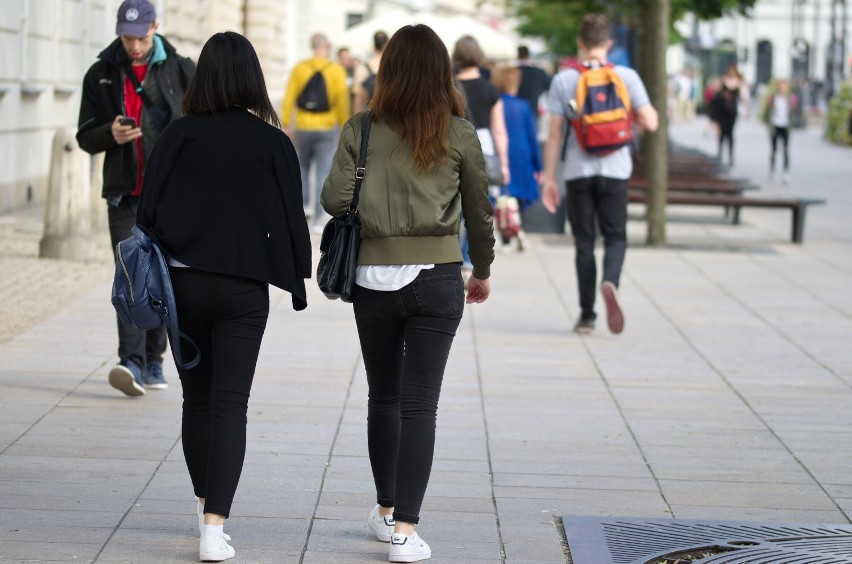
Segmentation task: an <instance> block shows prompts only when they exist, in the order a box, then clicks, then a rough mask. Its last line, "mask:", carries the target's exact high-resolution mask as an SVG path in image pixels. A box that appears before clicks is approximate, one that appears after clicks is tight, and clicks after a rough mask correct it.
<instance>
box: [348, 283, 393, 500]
mask: <svg viewBox="0 0 852 564" xmlns="http://www.w3.org/2000/svg"><path fill="white" fill-rule="evenodd" d="M352 305H353V310H354V312H355V323H356V325H357V327H358V338H359V340H360V342H361V354H362V356H363V357H364V367H365V368H366V372H367V384H368V387H369V391H368V396H367V450H368V452H369V455H370V466H371V468H372V470H373V481H374V482H375V485H376V502H377V503H378V504H379V505H381V506H382V507H385V508H390V507H393V506H394V503H395V497H396V491H395V484H394V476H395V474H396V460H397V450H398V448H399V426H400V422H399V393H400V386H401V378H402V355H403V347H404V336H403V327H404V322H405V320H404V318H403V317H402V315H401V309H400V304H399V293H398V292H380V291H377V290H369V289H367V288H363V287H361V286H356V287H355V293H354V295H353V299H352Z"/></svg>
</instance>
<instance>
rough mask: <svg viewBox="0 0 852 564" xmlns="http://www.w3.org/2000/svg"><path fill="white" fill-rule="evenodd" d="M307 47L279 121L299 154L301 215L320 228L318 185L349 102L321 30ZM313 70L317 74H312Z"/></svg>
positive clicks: (340, 70)
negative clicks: (307, 54) (310, 52)
mask: <svg viewBox="0 0 852 564" xmlns="http://www.w3.org/2000/svg"><path fill="white" fill-rule="evenodd" d="M311 49H312V50H313V57H311V58H309V59H305V60H304V61H301V62H299V63H298V64H297V65H296V66H295V67H294V68H293V72H292V73H291V74H290V80H289V81H288V83H287V91H286V93H285V95H284V101H283V102H282V105H281V121H282V122H283V124H284V132H285V133H287V135H288V136H289V137H290V138H291V139H293V141H294V143H295V144H296V152H297V153H298V154H299V165H300V166H301V170H302V200H304V205H305V210H304V213H305V216H306V217H307V218H308V219H310V220H312V221H313V227H312V230H313V231H315V232H317V233H322V229H323V227H324V226H325V219H326V218H324V217H323V216H322V213H321V212H322V210H321V209H320V203H319V189H320V187H321V186H322V181H323V180H324V179H325V177H326V176H327V175H328V171H329V169H330V168H331V157H332V155H334V148H335V147H336V145H337V135H338V131H339V127H340V126H342V125H343V124H344V123H346V120H347V119H349V117H350V106H349V90H348V89H347V88H346V71H345V70H344V69H343V67H342V66H340V65H339V64H337V63H335V62H333V61H331V60H329V58H328V56H329V52H330V49H331V46H330V45H329V43H328V38H326V36H325V35H323V34H321V33H315V34H313V35H312V36H311ZM316 73H319V74H318V75H317V76H316V78H314V76H315V75H316ZM319 84H321V85H322V87H320V86H318V85H319ZM294 113H295V119H294ZM311 167H314V174H315V177H314V178H311Z"/></svg>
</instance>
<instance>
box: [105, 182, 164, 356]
mask: <svg viewBox="0 0 852 564" xmlns="http://www.w3.org/2000/svg"><path fill="white" fill-rule="evenodd" d="M138 200H139V198H133V197H130V196H125V197H123V198H121V201H120V202H119V204H118V205H117V206H107V218H108V220H109V238H110V240H111V241H112V249H113V252H115V246H116V245H117V244H118V243H119V242H121V241H124V240H125V239H127V238H129V237H130V230H131V229H133V226H134V225H136V204H137V202H138ZM116 323H117V324H118V357H119V358H120V359H122V360H132V361H133V362H135V363H136V364H137V365H138V366H140V367H141V368H142V369H143V370H144V369H145V367H146V366H147V365H148V364H149V363H152V362H156V363H161V362H163V353H165V352H166V339H167V338H166V326H165V325H161V326H160V327H157V328H156V329H148V330H147V331H145V330H142V329H137V328H136V327H134V326H133V325H125V324H124V323H122V322H121V320H120V319H118V316H116Z"/></svg>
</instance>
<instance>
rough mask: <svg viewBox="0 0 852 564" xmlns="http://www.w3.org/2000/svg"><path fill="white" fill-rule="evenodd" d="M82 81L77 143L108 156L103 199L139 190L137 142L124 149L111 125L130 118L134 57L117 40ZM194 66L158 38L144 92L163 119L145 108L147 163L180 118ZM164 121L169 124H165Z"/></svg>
mask: <svg viewBox="0 0 852 564" xmlns="http://www.w3.org/2000/svg"><path fill="white" fill-rule="evenodd" d="M98 59H99V60H98V62H96V63H95V64H94V65H92V66H91V68H90V69H89V71H88V72H87V73H86V77H85V78H84V79H83V96H82V100H81V102H80V119H79V121H78V123H77V142H78V143H79V144H80V147H81V148H82V149H83V150H84V151H86V152H87V153H90V154H92V155H94V154H97V153H101V152H104V151H106V155H105V157H104V171H103V173H104V184H103V191H102V192H101V195H102V196H103V197H104V198H106V197H108V196H118V195H129V194H131V193H132V192H133V190H134V188H136V178H137V168H138V163H137V158H136V149H135V143H125V144H124V145H119V144H118V143H116V142H115V139H114V138H113V136H112V122H113V121H114V120H115V116H117V115H125V107H124V80H125V76H126V74H125V68H126V67H127V66H128V65H129V64H130V60H129V57H128V56H127V53H126V52H125V51H124V47H123V46H122V44H121V38H116V39H115V41H113V42H112V43H111V44H110V45H109V46H108V47H107V48H106V49H104V50H103V51H101V53H100V54H99V55H98ZM194 72H195V64H194V63H193V62H192V60H190V59H189V58H187V57H181V56H180V55H178V54H177V51H176V50H175V48H174V47H173V46H172V45H171V44H170V43H169V42H168V41H166V39H165V38H163V37H162V36H160V35H155V36H154V48H153V50H152V52H151V56H150V58H149V60H148V71H147V72H146V73H145V80H144V81H143V83H142V87H143V89H144V91H145V93H146V94H147V95H148V97H149V98H150V99H151V101H152V102H153V103H154V105H156V106H157V107H158V108H159V110H157V112H158V113H161V114H162V116H152V112H151V111H150V110H149V108H147V107H146V106H145V105H144V104H143V106H142V123H140V124H139V125H140V127H141V128H142V152H143V154H144V155H145V159H147V158H148V156H149V155H150V154H151V150H152V149H153V148H154V142H155V141H156V140H157V137H159V135H160V133H161V132H162V130H163V129H165V125H167V124H168V123H169V121H171V120H172V119H175V118H178V117H180V116H181V104H182V103H183V95H184V92H185V90H186V87H187V85H188V84H189V80H190V78H192V74H193V73H194ZM163 118H164V119H163Z"/></svg>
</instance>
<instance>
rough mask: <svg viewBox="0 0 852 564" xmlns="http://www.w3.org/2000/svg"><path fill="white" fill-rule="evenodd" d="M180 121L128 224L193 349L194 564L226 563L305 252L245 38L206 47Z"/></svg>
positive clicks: (292, 185) (294, 192) (188, 442)
mask: <svg viewBox="0 0 852 564" xmlns="http://www.w3.org/2000/svg"><path fill="white" fill-rule="evenodd" d="M183 110H184V113H185V114H186V117H184V118H181V119H179V120H177V121H175V122H174V123H173V124H172V126H171V127H169V128H168V129H167V130H166V131H165V132H163V134H162V135H161V136H160V139H159V140H158V142H157V146H156V147H155V148H154V151H153V152H152V153H151V157H150V160H149V162H148V169H147V174H146V176H145V186H144V189H143V190H142V200H141V202H140V205H139V214H138V217H137V221H138V223H139V224H140V225H142V226H143V227H145V228H147V229H148V230H149V231H150V232H151V234H152V236H153V237H154V238H155V240H157V241H158V242H159V244H160V245H161V247H162V248H163V252H164V253H165V254H166V255H167V256H168V262H169V272H170V274H171V279H172V284H173V286H174V293H175V304H176V308H177V310H178V312H179V319H180V328H181V331H182V332H183V333H185V334H186V335H187V336H189V338H190V339H192V340H193V341H195V343H196V344H197V345H198V348H199V350H200V358H201V361H200V362H199V364H198V365H197V366H196V367H195V368H192V369H190V370H187V369H184V368H180V367H178V373H179V374H180V381H181V384H182V386H183V423H182V434H181V437H182V442H183V452H184V457H185V458H186V465H187V468H188V470H189V475H190V478H191V479H192V487H193V490H194V491H195V495H196V496H197V497H198V503H197V504H196V510H197V513H198V526H199V533H200V541H199V558H200V559H201V560H203V561H221V560H227V559H228V558H231V557H233V556H234V549H233V547H231V545H229V544H228V541H229V540H230V538H229V537H227V536H226V535H225V534H224V531H223V525H224V523H225V520H226V519H227V518H228V517H229V515H230V510H231V503H232V501H233V499H234V494H235V492H236V490H237V483H238V482H239V479H240V474H241V472H242V466H243V459H244V457H245V451H246V413H247V410H248V400H249V395H250V393H251V386H252V380H253V378H254V372H255V366H256V364H257V357H258V353H259V351H260V343H261V340H262V338H263V333H264V331H265V329H266V321H267V317H268V315H269V284H273V285H275V286H278V287H279V288H281V289H283V290H286V291H288V292H290V294H291V296H292V302H293V309H296V310H302V309H304V308H305V307H306V306H307V302H306V298H305V282H304V279H305V278H310V276H311V242H310V234H309V232H308V226H307V222H306V221H305V215H304V210H303V209H302V194H301V190H300V184H299V177H300V171H299V162H298V158H297V156H296V151H295V149H294V147H293V144H292V143H291V142H290V139H288V138H287V136H286V135H284V133H283V132H282V131H281V130H280V129H279V127H280V123H279V120H278V117H277V116H276V114H275V109H274V108H273V107H272V104H271V103H270V102H269V98H268V96H267V90H266V84H265V82H264V79H263V72H262V71H261V68H260V62H259V61H258V58H257V54H256V53H255V50H254V48H253V47H252V45H251V43H249V41H248V40H247V39H246V38H245V37H243V36H242V35H239V34H237V33H234V32H231V31H229V32H226V33H217V34H215V35H213V36H212V37H211V38H210V39H209V40H208V41H207V43H205V45H204V47H203V49H202V50H201V55H200V56H199V58H198V70H197V72H196V73H195V76H194V77H193V79H192V82H190V84H189V88H188V89H187V92H186V98H185V99H184V102H183ZM184 345H185V346H186V347H187V352H186V353H184V354H189V353H190V349H189V345H188V344H186V343H184ZM178 346H180V344H179V343H177V342H172V347H173V348H174V347H178Z"/></svg>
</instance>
